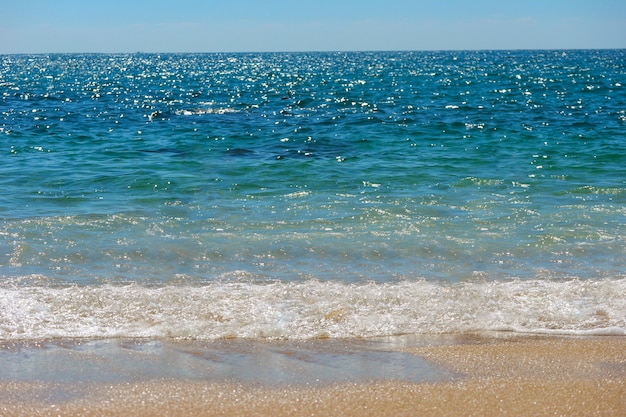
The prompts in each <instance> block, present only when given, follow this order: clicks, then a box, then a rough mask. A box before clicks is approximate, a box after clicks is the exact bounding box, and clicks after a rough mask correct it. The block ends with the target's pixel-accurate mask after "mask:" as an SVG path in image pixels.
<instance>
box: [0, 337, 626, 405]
mask: <svg viewBox="0 0 626 417" xmlns="http://www.w3.org/2000/svg"><path fill="white" fill-rule="evenodd" d="M408 351H410V352H411V353H413V354H416V355H419V356H421V357H423V358H426V359H428V360H430V361H432V362H434V363H436V364H438V365H440V366H443V367H445V368H447V369H450V370H452V371H454V372H456V373H458V374H459V377H458V378H456V379H454V380H452V381H446V382H438V383H421V384H415V383H404V382H397V381H378V382H368V383H366V382H364V383H342V384H332V385H322V386H302V385H296V386H289V387H287V386H266V385H258V384H257V385H253V384H242V383H215V382H210V381H195V382H194V381H185V380H176V379H175V380H149V381H140V382H125V383H116V384H92V385H86V386H77V387H74V390H73V391H72V390H68V389H67V387H63V386H60V385H59V384H43V383H42V384H38V383H33V382H28V383H26V382H24V383H19V382H10V383H9V382H6V383H3V384H2V385H0V390H2V392H3V395H2V398H3V399H4V401H3V403H2V404H0V415H1V416H18V415H19V416H44V415H46V416H47V415H62V416H79V415H80V416H122V415H123V416H130V415H133V416H312V415H313V416H616V417H619V416H626V338H623V337H605V338H573V339H569V338H564V339H563V338H537V339H519V338H510V339H493V338H480V337H475V336H473V337H471V338H460V339H458V340H457V341H456V343H453V344H446V345H443V346H442V345H436V346H424V347H419V348H411V349H408ZM55 390H60V391H59V392H62V393H63V395H58V394H55ZM68 393H70V394H68Z"/></svg>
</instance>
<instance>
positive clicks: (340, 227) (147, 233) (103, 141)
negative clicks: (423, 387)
mask: <svg viewBox="0 0 626 417" xmlns="http://www.w3.org/2000/svg"><path fill="white" fill-rule="evenodd" d="M625 54H626V51H624V50H597V51H481V52H378V53H356V52H355V53H285V54H281V53H276V54H197V55H196V54H183V55H176V54H163V55H150V54H130V55H100V54H96V55H49V56H47V55H33V56H29V55H5V56H0V65H1V66H0V97H1V100H2V101H1V102H0V138H1V139H2V140H1V142H0V154H1V155H2V159H1V161H2V162H0V278H1V281H0V306H1V308H0V338H1V339H38V338H44V337H109V336H129V337H135V336H138V337H144V336H149V337H181V338H192V339H213V338H221V337H236V338H237V337H252V338H259V337H260V338H268V337H269V338H316V337H367V336H384V335H391V334H405V333H439V332H450V331H452V332H458V331H461V332H462V331H475V330H479V331H480V330H506V331H518V332H531V333H532V332H539V333H543V332H556V333H575V334H579V333H587V332H592V333H598V334H605V333H608V334H616V333H617V334H624V333H625V332H626V300H625V297H624V296H623V294H624V293H626V256H625V255H626V237H625V236H626V133H625V132H626V70H625V62H626V61H625Z"/></svg>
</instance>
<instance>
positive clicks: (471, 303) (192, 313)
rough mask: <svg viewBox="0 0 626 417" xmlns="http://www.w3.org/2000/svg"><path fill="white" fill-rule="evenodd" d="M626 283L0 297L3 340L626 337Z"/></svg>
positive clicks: (192, 289) (51, 292)
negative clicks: (490, 334)
mask: <svg viewBox="0 0 626 417" xmlns="http://www.w3.org/2000/svg"><path fill="white" fill-rule="evenodd" d="M624 294H626V278H620V279H604V280H596V281H584V280H568V281H559V282H555V281H540V280H526V281H522V280H514V281H508V282H502V281H499V282H478V283H459V284H442V283H434V282H429V281H403V282H396V283H386V284H378V283H364V284H344V283H338V282H321V281H315V280H310V281H304V282H292V283H284V282H276V283H265V284H263V283H243V282H226V283H225V282H220V283H217V282H216V283H210V284H206V285H202V286H161V287H145V286H140V285H137V284H132V285H125V286H113V285H102V286H97V287H94V286H89V287H80V286H70V287H63V288H59V287H50V286H48V285H44V286H41V285H38V284H37V283H35V284H33V285H31V286H26V287H25V286H17V285H7V284H4V285H3V286H2V287H1V288H0V340H18V339H43V338H57V337H72V338H75V337H78V338H82V337H155V338H170V337H172V338H189V339H205V340H211V339H218V338H280V339H311V338H345V337H374V336H384V335H397V334H432V333H444V332H469V331H507V332H508V331H510V332H520V333H552V334H594V335H615V334H618V335H624V334H626V298H625V297H624V296H623V295H624Z"/></svg>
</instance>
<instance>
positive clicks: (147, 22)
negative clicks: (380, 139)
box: [0, 0, 626, 53]
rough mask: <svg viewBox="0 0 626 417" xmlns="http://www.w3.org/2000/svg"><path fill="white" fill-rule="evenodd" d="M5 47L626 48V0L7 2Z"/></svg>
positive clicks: (1, 23)
mask: <svg viewBox="0 0 626 417" xmlns="http://www.w3.org/2000/svg"><path fill="white" fill-rule="evenodd" d="M0 15H1V17H0V53H42V52H137V51H143V52H220V51H226V52H240V51H311V50H315V51H320V50H322V51H329V50H332V51H334V50H440V49H561V48H564V49H565V48H567V49H570V48H575V49H576V48H626V0H428V1H422V0H376V1H370V0H258V1H256V0H255V1H252V0H247V1H245V0H178V1H176V0H145V1H133V0H97V1H95V0H0Z"/></svg>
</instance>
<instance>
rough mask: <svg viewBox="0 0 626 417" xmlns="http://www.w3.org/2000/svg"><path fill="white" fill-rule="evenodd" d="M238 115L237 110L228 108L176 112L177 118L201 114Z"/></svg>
mask: <svg viewBox="0 0 626 417" xmlns="http://www.w3.org/2000/svg"><path fill="white" fill-rule="evenodd" d="M228 113H239V110H237V109H233V108H230V107H219V108H207V109H192V110H177V111H176V114H177V115H179V116H194V115H202V114H228Z"/></svg>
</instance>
